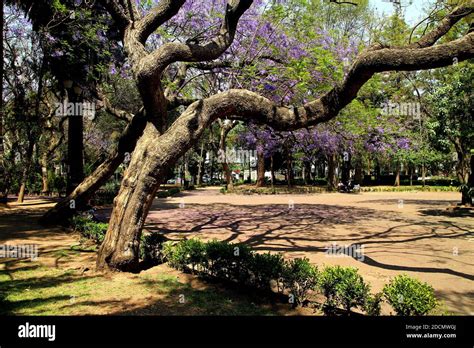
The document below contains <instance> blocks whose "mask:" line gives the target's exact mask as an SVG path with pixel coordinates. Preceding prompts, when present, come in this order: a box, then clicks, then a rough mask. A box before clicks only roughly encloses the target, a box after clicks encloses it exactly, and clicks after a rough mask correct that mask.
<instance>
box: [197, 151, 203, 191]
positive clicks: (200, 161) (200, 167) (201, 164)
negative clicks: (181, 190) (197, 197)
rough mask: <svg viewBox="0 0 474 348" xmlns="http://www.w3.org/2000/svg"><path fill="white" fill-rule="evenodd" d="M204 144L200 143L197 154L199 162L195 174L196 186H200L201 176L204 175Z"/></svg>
mask: <svg viewBox="0 0 474 348" xmlns="http://www.w3.org/2000/svg"><path fill="white" fill-rule="evenodd" d="M203 156H204V142H202V143H201V151H200V153H199V162H198V172H197V180H196V184H197V185H198V186H200V185H202V176H203V174H204V170H203V166H204V158H203Z"/></svg>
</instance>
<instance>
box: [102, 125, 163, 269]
mask: <svg viewBox="0 0 474 348" xmlns="http://www.w3.org/2000/svg"><path fill="white" fill-rule="evenodd" d="M159 136H160V135H159V133H158V131H157V130H156V129H154V126H153V125H152V124H151V123H150V124H148V126H147V127H146V128H145V131H144V134H143V136H142V137H141V138H140V140H139V141H138V144H137V147H136V149H135V151H134V153H133V156H132V161H131V162H130V165H129V166H128V168H127V170H126V171H125V174H124V177H123V180H122V185H121V186H120V191H119V193H118V195H117V197H115V199H114V208H113V210H112V216H111V217H110V221H109V228H108V230H107V234H106V236H105V240H104V242H103V243H102V245H101V247H100V250H99V255H98V260H97V268H98V269H99V270H104V269H108V268H112V269H118V270H121V271H129V272H134V271H138V265H139V264H138V263H139V246H140V237H141V230H142V228H143V224H144V222H145V219H146V216H147V215H148V211H149V209H150V206H151V204H152V202H153V199H154V198H155V193H156V190H157V189H158V186H159V184H160V181H161V179H162V176H163V174H164V173H163V168H166V166H168V165H170V163H168V164H166V163H165V161H164V160H163V159H164V158H165V157H166V155H167V154H166V153H163V152H162V151H160V150H159V149H156V147H155V146H156V142H159V140H156V138H158V137H159ZM153 143H155V144H153ZM151 149H154V150H153V151H149V150H151Z"/></svg>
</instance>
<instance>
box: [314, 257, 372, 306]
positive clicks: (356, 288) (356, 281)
mask: <svg viewBox="0 0 474 348" xmlns="http://www.w3.org/2000/svg"><path fill="white" fill-rule="evenodd" d="M319 285H320V288H321V289H322V292H323V294H324V296H326V303H325V310H326V311H329V312H330V311H332V310H333V309H335V308H337V307H342V308H344V309H345V310H346V312H347V313H349V312H350V311H351V308H354V307H359V308H362V309H363V308H365V305H366V301H367V299H368V297H369V295H370V286H369V285H368V284H366V283H365V281H364V279H363V278H362V276H361V275H360V274H359V273H358V271H357V269H356V268H352V267H341V266H329V267H326V268H325V269H324V270H323V272H322V274H321V277H320V284H319Z"/></svg>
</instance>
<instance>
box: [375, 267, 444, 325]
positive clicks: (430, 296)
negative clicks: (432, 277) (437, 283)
mask: <svg viewBox="0 0 474 348" xmlns="http://www.w3.org/2000/svg"><path fill="white" fill-rule="evenodd" d="M382 292H383V294H384V297H385V298H386V300H387V301H388V303H390V305H391V306H392V308H393V309H394V310H395V312H396V313H397V315H406V316H408V315H426V314H428V313H429V312H430V311H431V310H433V309H434V308H435V307H436V306H437V304H438V301H437V299H436V297H435V294H434V289H433V287H432V286H431V285H429V284H428V283H424V282H421V281H419V280H418V279H415V278H411V277H409V276H407V275H405V274H402V275H398V276H396V277H395V278H393V279H392V280H390V282H389V283H388V284H386V285H385V286H384V288H383V290H382Z"/></svg>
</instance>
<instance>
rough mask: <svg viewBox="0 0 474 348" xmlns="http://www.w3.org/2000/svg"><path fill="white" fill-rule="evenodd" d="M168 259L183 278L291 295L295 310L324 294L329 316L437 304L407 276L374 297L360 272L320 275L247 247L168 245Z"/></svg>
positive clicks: (417, 309)
mask: <svg viewBox="0 0 474 348" xmlns="http://www.w3.org/2000/svg"><path fill="white" fill-rule="evenodd" d="M162 255H163V261H168V262H169V264H170V266H172V267H174V268H176V269H179V270H181V271H183V272H189V273H194V274H197V275H198V276H200V277H204V278H212V279H215V280H221V281H226V282H234V283H237V284H240V285H245V286H248V287H250V288H254V289H258V290H263V291H273V292H277V293H280V294H287V295H288V298H289V302H290V303H292V304H293V305H294V306H303V305H305V304H306V303H307V302H309V300H308V296H309V294H310V293H311V292H315V291H318V292H321V293H322V294H323V295H324V296H325V297H326V302H325V303H324V306H323V309H324V312H325V313H327V314H330V313H334V312H336V310H337V309H344V310H345V313H346V314H349V313H350V312H351V310H352V309H353V308H358V309H359V310H361V311H364V312H365V313H366V314H367V315H380V307H381V303H382V302H383V300H384V299H386V300H387V301H388V302H389V303H390V304H391V305H392V307H394V308H395V310H396V311H397V314H400V313H404V315H424V314H427V313H428V312H429V311H430V310H432V309H433V308H434V307H435V306H436V303H437V301H436V299H435V297H434V294H433V291H432V288H431V287H430V286H429V285H428V284H424V283H421V282H420V281H418V280H416V279H413V278H409V277H407V276H399V277H396V278H395V279H394V280H392V281H391V282H390V283H389V284H387V285H386V286H385V288H384V289H383V292H382V293H377V294H371V293H370V286H369V284H367V283H366V282H365V281H364V279H363V278H362V276H361V275H360V274H359V273H358V270H357V269H356V268H351V267H341V266H329V267H325V268H324V269H323V271H321V272H319V271H318V268H317V267H316V266H313V265H311V263H310V262H309V260H308V259H307V258H295V259H292V260H288V261H286V260H284V259H283V257H282V255H280V254H270V253H267V254H258V253H256V252H254V251H252V250H251V248H250V247H248V246H246V245H244V244H231V243H226V242H220V241H216V240H213V241H210V242H203V241H200V240H197V239H188V240H182V241H180V242H166V243H164V244H163V253H162ZM400 296H402V297H403V298H405V302H402V304H400V303H399V302H396V301H395V300H394V299H397V301H398V299H399V298H400Z"/></svg>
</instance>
